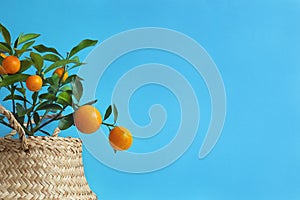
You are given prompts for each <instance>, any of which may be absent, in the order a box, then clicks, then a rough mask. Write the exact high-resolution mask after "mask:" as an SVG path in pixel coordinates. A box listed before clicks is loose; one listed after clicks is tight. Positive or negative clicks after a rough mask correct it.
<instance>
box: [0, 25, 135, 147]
mask: <svg viewBox="0 0 300 200" xmlns="http://www.w3.org/2000/svg"><path fill="white" fill-rule="evenodd" d="M0 31H1V33H2V36H3V40H2V41H1V42H0V53H1V56H0V94H1V95H0V99H1V100H2V101H3V102H6V101H8V102H11V111H10V112H11V113H12V114H13V116H14V117H15V119H16V120H17V121H18V123H19V124H20V125H21V126H22V128H23V129H24V131H25V133H26V135H27V136H34V135H35V134H36V133H37V132H40V133H42V134H45V136H51V131H49V130H47V125H49V124H50V123H52V122H56V123H57V124H58V128H59V129H60V130H66V129H68V128H70V127H71V126H73V125H74V126H76V128H77V129H78V130H79V131H80V132H82V133H87V134H90V133H93V132H95V131H96V130H98V129H99V127H100V126H101V125H104V126H106V127H107V128H108V130H109V132H110V134H109V142H110V144H111V146H112V148H113V149H114V150H115V151H122V150H127V149H128V148H129V147H130V146H131V145H132V135H131V133H130V131H129V130H128V129H126V128H125V127H122V126H117V118H118V111H117V108H116V106H115V105H114V104H113V105H109V106H108V108H107V109H106V111H105V114H104V117H103V118H102V115H101V114H100V112H99V111H98V109H97V108H96V107H94V106H93V104H95V103H96V100H93V101H91V102H87V103H84V104H82V105H81V104H80V103H81V102H80V99H81V97H82V94H83V92H84V88H83V85H82V81H84V80H83V79H82V78H80V77H79V76H78V75H76V74H72V70H73V69H76V68H77V67H80V66H82V65H84V63H83V62H81V61H80V58H79V57H78V55H77V54H78V53H79V52H80V51H81V50H83V49H85V48H88V47H92V46H94V45H96V44H97V42H98V41H97V40H90V39H85V40H82V41H81V42H80V43H79V44H78V45H76V46H75V47H73V48H72V49H71V50H70V51H69V52H67V53H66V55H63V54H61V53H60V52H59V51H58V50H56V49H55V48H53V47H48V46H46V45H44V44H37V45H36V42H37V41H36V40H37V39H38V37H40V35H39V34H35V33H28V34H23V33H22V34H20V35H19V36H18V37H17V38H16V39H15V40H14V41H13V42H12V38H11V34H10V32H9V31H8V29H7V28H6V27H4V26H3V25H2V24H0ZM4 90H7V91H8V92H4ZM4 94H5V95H4ZM0 106H2V105H0ZM70 108H71V109H70ZM70 110H72V111H71V112H70ZM110 116H113V120H111V121H113V123H108V122H105V120H107V119H108V118H109V117H110ZM0 124H1V125H3V126H7V127H10V128H13V127H12V126H11V124H10V123H9V122H8V121H7V120H5V116H4V115H1V114H0Z"/></svg>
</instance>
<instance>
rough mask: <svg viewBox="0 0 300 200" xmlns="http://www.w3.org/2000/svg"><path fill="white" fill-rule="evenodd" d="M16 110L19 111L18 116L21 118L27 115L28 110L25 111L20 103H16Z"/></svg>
mask: <svg viewBox="0 0 300 200" xmlns="http://www.w3.org/2000/svg"><path fill="white" fill-rule="evenodd" d="M16 110H17V115H18V116H19V117H23V116H25V115H26V113H27V110H25V109H24V107H23V106H22V105H21V104H20V103H16Z"/></svg>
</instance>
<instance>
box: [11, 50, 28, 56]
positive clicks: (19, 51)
mask: <svg viewBox="0 0 300 200" xmlns="http://www.w3.org/2000/svg"><path fill="white" fill-rule="evenodd" d="M27 51H31V49H15V52H16V53H15V54H16V55H17V56H18V57H20V56H21V55H22V54H23V53H25V52H27Z"/></svg>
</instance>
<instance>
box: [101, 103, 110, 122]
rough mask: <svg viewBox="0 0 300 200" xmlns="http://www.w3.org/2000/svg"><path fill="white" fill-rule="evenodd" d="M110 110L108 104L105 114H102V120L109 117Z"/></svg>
mask: <svg viewBox="0 0 300 200" xmlns="http://www.w3.org/2000/svg"><path fill="white" fill-rule="evenodd" d="M111 111H112V108H111V105H110V106H108V108H107V109H106V111H105V115H104V119H103V120H106V119H107V118H109V116H110V115H111Z"/></svg>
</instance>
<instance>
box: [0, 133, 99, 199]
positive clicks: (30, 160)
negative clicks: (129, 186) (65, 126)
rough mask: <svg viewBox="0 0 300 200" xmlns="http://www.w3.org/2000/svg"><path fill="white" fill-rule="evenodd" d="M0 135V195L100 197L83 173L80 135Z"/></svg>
mask: <svg viewBox="0 0 300 200" xmlns="http://www.w3.org/2000/svg"><path fill="white" fill-rule="evenodd" d="M27 144H28V148H29V153H28V152H27V153H26V152H25V151H24V150H23V149H22V147H21V143H20V141H19V140H16V139H6V138H0V199H82V200H85V199H97V197H96V195H95V194H94V193H93V192H92V191H91V189H90V188H89V186H88V183H87V181H86V179H85V176H84V170H83V164H82V156H81V155H82V142H81V140H79V139H77V138H61V137H36V136H31V137H28V138H27Z"/></svg>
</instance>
